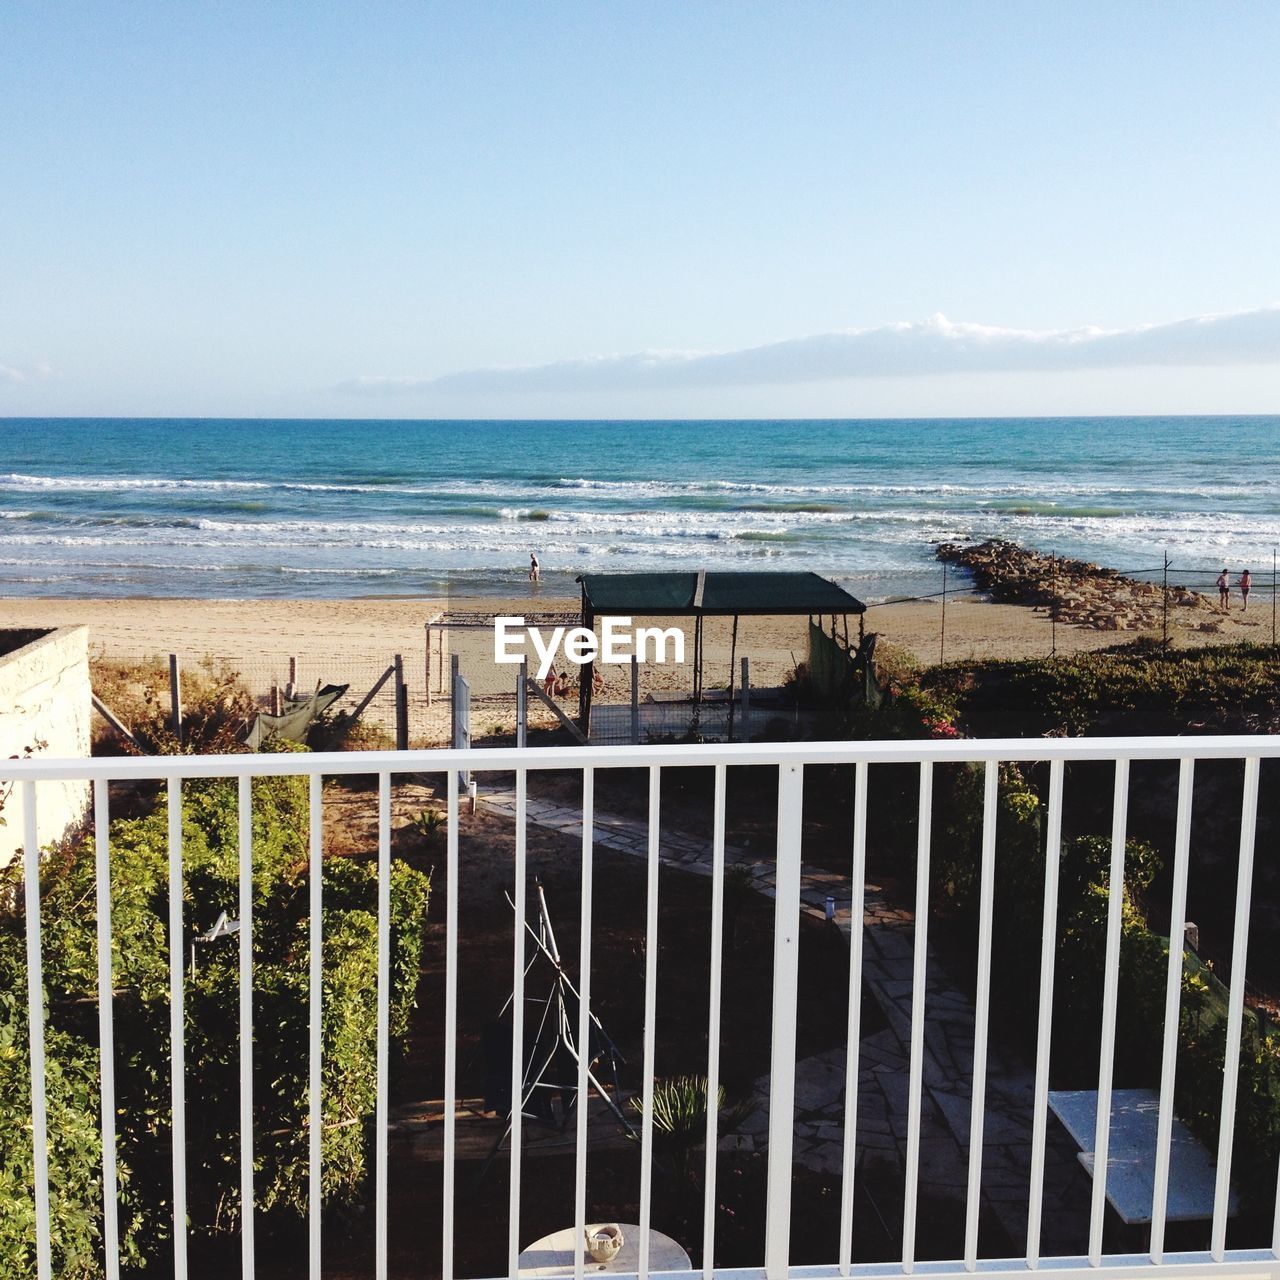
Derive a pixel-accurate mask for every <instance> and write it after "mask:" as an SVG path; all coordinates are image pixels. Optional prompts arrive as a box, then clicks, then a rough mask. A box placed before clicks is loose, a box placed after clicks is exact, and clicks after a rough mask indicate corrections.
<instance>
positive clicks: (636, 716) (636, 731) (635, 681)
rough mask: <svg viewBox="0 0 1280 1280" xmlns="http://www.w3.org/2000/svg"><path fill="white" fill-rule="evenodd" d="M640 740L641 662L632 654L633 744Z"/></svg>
mask: <svg viewBox="0 0 1280 1280" xmlns="http://www.w3.org/2000/svg"><path fill="white" fill-rule="evenodd" d="M639 741H640V662H639V660H638V659H637V658H636V655H635V654H634V653H633V654H632V655H631V744H632V746H635V745H636V744H638V743H639Z"/></svg>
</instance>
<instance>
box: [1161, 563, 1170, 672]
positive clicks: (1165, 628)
mask: <svg viewBox="0 0 1280 1280" xmlns="http://www.w3.org/2000/svg"><path fill="white" fill-rule="evenodd" d="M1163 601H1164V610H1163V616H1162V618H1161V624H1160V626H1161V643H1162V644H1163V645H1164V646H1165V647H1166V648H1167V647H1168V645H1169V551H1168V548H1166V549H1165V553H1164V588H1163Z"/></svg>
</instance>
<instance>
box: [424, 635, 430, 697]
mask: <svg viewBox="0 0 1280 1280" xmlns="http://www.w3.org/2000/svg"><path fill="white" fill-rule="evenodd" d="M425 630H426V633H427V649H426V665H425V667H424V671H425V672H426V677H427V706H430V705H431V623H429V622H428V623H427V624H426V627H425Z"/></svg>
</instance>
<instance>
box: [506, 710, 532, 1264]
mask: <svg viewBox="0 0 1280 1280" xmlns="http://www.w3.org/2000/svg"><path fill="white" fill-rule="evenodd" d="M522 687H523V686H522ZM528 791H529V771H528V770H527V769H523V768H522V769H517V770H516V857H515V878H516V883H515V894H514V901H515V919H516V927H515V943H514V945H513V953H512V959H511V974H512V977H511V1187H510V1200H509V1204H510V1208H509V1210H508V1215H507V1274H508V1275H509V1276H510V1277H511V1280H516V1275H517V1273H518V1272H519V1269H520V1157H521V1148H520V1144H521V1141H522V1138H523V1129H524V966H525V954H526V951H525V946H526V944H525V918H526V916H527V915H528V906H527V900H526V889H527V883H526V882H527V880H528V870H527V865H528Z"/></svg>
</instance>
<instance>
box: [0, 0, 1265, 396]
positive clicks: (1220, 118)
mask: <svg viewBox="0 0 1280 1280" xmlns="http://www.w3.org/2000/svg"><path fill="white" fill-rule="evenodd" d="M0 48H3V49H4V50H5V55H4V61H5V74H4V75H3V77H0V120H3V121H4V127H3V128H2V129H0V192H3V197H2V198H0V415H12V414H46V413H47V414H126V415H127V414H159V415H168V414H174V415H184V414H191V415H202V414H226V415H241V414H245V415H256V414H264V415H275V414H281V415H300V416H306V415H321V416H348V415H349V416H378V417H399V416H405V417H412V416H447V417H453V416H462V417H470V416H476V417H483V416H508V415H510V416H523V417H548V416H612V417H632V416H702V415H708V416H717V415H723V416H772V415H795V416H804V415H810V414H816V415H828V414H830V415H851V416H856V415H861V414H876V415H878V414H908V415H910V414H929V413H940V414H966V413H977V414H986V413H1075V412H1097V413H1105V412H1125V411H1134V412H1137V411H1150V412H1181V411H1187V412H1191V411H1197V412H1213V411H1221V412H1245V411H1255V412H1267V411H1272V412H1276V411H1280V312H1277V311H1276V310H1275V309H1274V308H1275V306H1276V304H1280V279H1278V278H1277V277H1278V275H1280V271H1278V269H1277V268H1278V266H1280V243H1278V234H1277V227H1278V226H1280V216H1278V214H1280V163H1277V162H1278V161H1280V81H1278V80H1277V77H1276V76H1275V73H1274V72H1275V59H1276V52H1277V50H1280V6H1277V5H1275V4H1273V3H1269V2H1267V3H1261V2H1260V3H1238V4H1228V5H1206V4H1201V3H1190V2H1189V0H1188V2H1186V3H1159V4H1143V3H1138V2H1136V0H1126V3H1123V4H1115V3H1110V2H1109V3H1099V4H1087V3H1082V2H1080V0H1075V2H1074V3H1072V4H1070V5H1048V4H1026V3H1021V2H1015V3H1007V4H1005V3H995V2H994V0H993V2H991V3H973V4H965V3H961V2H959V0H952V2H949V3H945V4H944V3H937V4H933V3H912V4H903V3H894V4H878V3H847V4H837V3H821V4H809V3H803V2H802V0H787V2H786V3H782V2H779V3H776V4H758V3H749V2H748V0H737V2H735V3H726V4H697V3H693V4H685V3H679V4H677V3H658V2H654V3H648V4H639V3H636V4H621V3H617V4H600V3H582V4H570V3H545V4H534V5H531V4H525V3H514V2H512V3H493V4H487V5H475V4H464V3H458V4H433V3H412V4H408V3H406V4H370V5H362V6H356V5H341V6H339V5H326V4H322V3H318V2H317V3H310V4H306V5H301V4H298V5H286V4H229V3H223V4H217V5H214V4H206V5H198V4H190V5H172V4H147V3H139V2H136V0H135V2H132V3H129V4H111V3H86V4H61V3H57V0H50V2H49V3H44V4H34V3H31V4H13V5H8V6H5V7H4V8H3V10H0ZM1237 313H1250V314H1243V315H1241V314H1237ZM1221 315H1230V316H1234V317H1235V318H1234V319H1232V320H1230V321H1228V322H1217V323H1214V322H1206V321H1204V319H1203V318H1204V317H1210V316H1221ZM1187 321H1193V322H1197V323H1193V324H1191V325H1189V326H1188V325H1187V324H1185V323H1179V322H1187ZM1142 326H1157V327H1156V328H1155V329H1150V330H1147V329H1143V330H1142V332H1139V333H1135V332H1133V331H1134V330H1136V329H1139V328H1140V327H1142ZM1095 330H1100V331H1102V332H1101V333H1096V332H1094V331H1095ZM863 331H869V332H863ZM1082 331H1083V332H1082ZM1046 352H1048V353H1049V354H1048V355H1047V356H1046V354H1045V353H1046ZM654 353H658V354H654ZM512 367H517V368H519V369H523V370H525V372H522V373H512V372H511V369H512Z"/></svg>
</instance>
